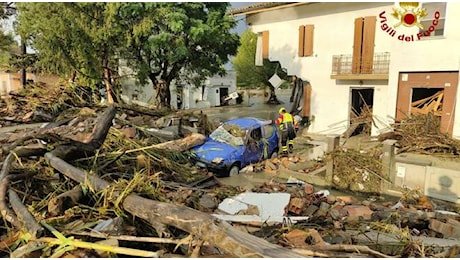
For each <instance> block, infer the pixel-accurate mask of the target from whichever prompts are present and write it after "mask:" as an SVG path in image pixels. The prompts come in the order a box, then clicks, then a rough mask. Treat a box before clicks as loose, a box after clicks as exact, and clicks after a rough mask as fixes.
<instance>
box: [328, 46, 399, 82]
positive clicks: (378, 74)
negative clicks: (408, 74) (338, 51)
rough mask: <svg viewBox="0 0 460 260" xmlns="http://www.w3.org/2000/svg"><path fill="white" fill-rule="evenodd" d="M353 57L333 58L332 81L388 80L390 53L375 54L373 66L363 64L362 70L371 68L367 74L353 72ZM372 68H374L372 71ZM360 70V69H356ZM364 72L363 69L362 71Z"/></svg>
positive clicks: (339, 56) (336, 56)
mask: <svg viewBox="0 0 460 260" xmlns="http://www.w3.org/2000/svg"><path fill="white" fill-rule="evenodd" d="M352 61H353V55H351V54H348V55H345V54H342V55H334V56H332V73H331V78H332V79H388V71H389V68H390V53H389V52H382V53H375V54H374V60H373V62H372V66H370V65H371V64H365V61H362V62H361V68H369V69H368V71H366V73H364V72H361V73H356V72H354V70H353V62H352ZM370 68H372V69H371V70H370ZM355 70H359V68H358V69H357V68H355ZM362 70H363V69H362Z"/></svg>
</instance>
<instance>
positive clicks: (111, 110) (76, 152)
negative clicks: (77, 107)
mask: <svg viewBox="0 0 460 260" xmlns="http://www.w3.org/2000/svg"><path fill="white" fill-rule="evenodd" d="M115 112H116V108H115V106H114V105H111V106H109V107H107V108H106V110H105V111H104V112H103V113H102V114H101V115H100V116H99V118H98V120H97V123H96V125H95V126H94V127H93V131H92V133H91V135H90V137H89V138H88V139H87V141H86V142H84V143H82V142H78V141H70V142H69V141H68V142H69V143H67V144H63V145H59V146H57V147H56V149H54V150H53V151H52V153H53V154H54V155H56V156H57V157H59V158H63V159H72V160H75V159H78V158H81V157H87V156H90V155H92V154H93V153H94V152H95V150H96V149H98V148H99V147H101V145H102V144H103V143H104V141H105V138H106V137H107V134H108V133H109V130H110V127H111V126H112V120H113V118H114V117H115Z"/></svg>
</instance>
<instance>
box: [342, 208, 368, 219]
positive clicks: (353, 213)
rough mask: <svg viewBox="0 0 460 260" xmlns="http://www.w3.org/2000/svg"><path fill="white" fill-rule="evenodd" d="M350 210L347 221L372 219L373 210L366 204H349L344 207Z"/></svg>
mask: <svg viewBox="0 0 460 260" xmlns="http://www.w3.org/2000/svg"><path fill="white" fill-rule="evenodd" d="M343 208H344V209H345V210H346V211H347V212H348V218H347V221H356V220H370V219H371V218H372V213H373V211H372V210H371V209H369V208H368V207H366V206H361V205H347V206H345V207H343Z"/></svg>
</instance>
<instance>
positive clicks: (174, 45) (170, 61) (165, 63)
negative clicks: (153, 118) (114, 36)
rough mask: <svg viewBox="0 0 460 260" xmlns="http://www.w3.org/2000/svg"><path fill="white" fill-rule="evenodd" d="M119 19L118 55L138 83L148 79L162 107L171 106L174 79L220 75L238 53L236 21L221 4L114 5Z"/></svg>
mask: <svg viewBox="0 0 460 260" xmlns="http://www.w3.org/2000/svg"><path fill="white" fill-rule="evenodd" d="M116 6H117V9H118V10H117V13H118V15H119V19H118V21H119V22H120V23H122V27H123V28H127V30H126V31H125V32H126V33H125V42H126V49H125V50H124V52H122V53H121V55H122V56H123V57H124V58H125V59H126V60H127V61H128V64H129V65H130V66H131V67H132V68H133V69H134V71H136V72H137V78H138V80H139V81H140V82H141V83H146V82H148V81H150V82H151V83H152V84H153V85H154V87H155V88H156V89H157V91H158V92H159V97H160V104H161V105H162V106H166V107H169V106H170V84H171V82H172V80H174V79H179V78H180V77H186V78H187V79H188V80H190V81H192V80H193V81H195V82H196V81H197V78H198V81H199V80H202V79H204V78H205V77H207V76H211V75H215V74H221V75H222V74H223V73H224V72H225V70H224V67H223V65H224V64H225V63H226V62H227V61H228V60H229V55H234V54H236V50H237V47H238V44H239V36H238V35H237V34H236V33H230V29H232V28H234V27H235V26H236V21H235V20H234V19H233V18H231V17H229V16H228V15H226V12H227V8H228V7H229V4H228V3H225V2H207V3H199V2H180V3H172V2H142V3H118V4H116Z"/></svg>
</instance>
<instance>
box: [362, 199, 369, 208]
mask: <svg viewBox="0 0 460 260" xmlns="http://www.w3.org/2000/svg"><path fill="white" fill-rule="evenodd" d="M361 205H363V206H366V207H369V206H370V205H371V202H370V201H368V200H363V201H361Z"/></svg>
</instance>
